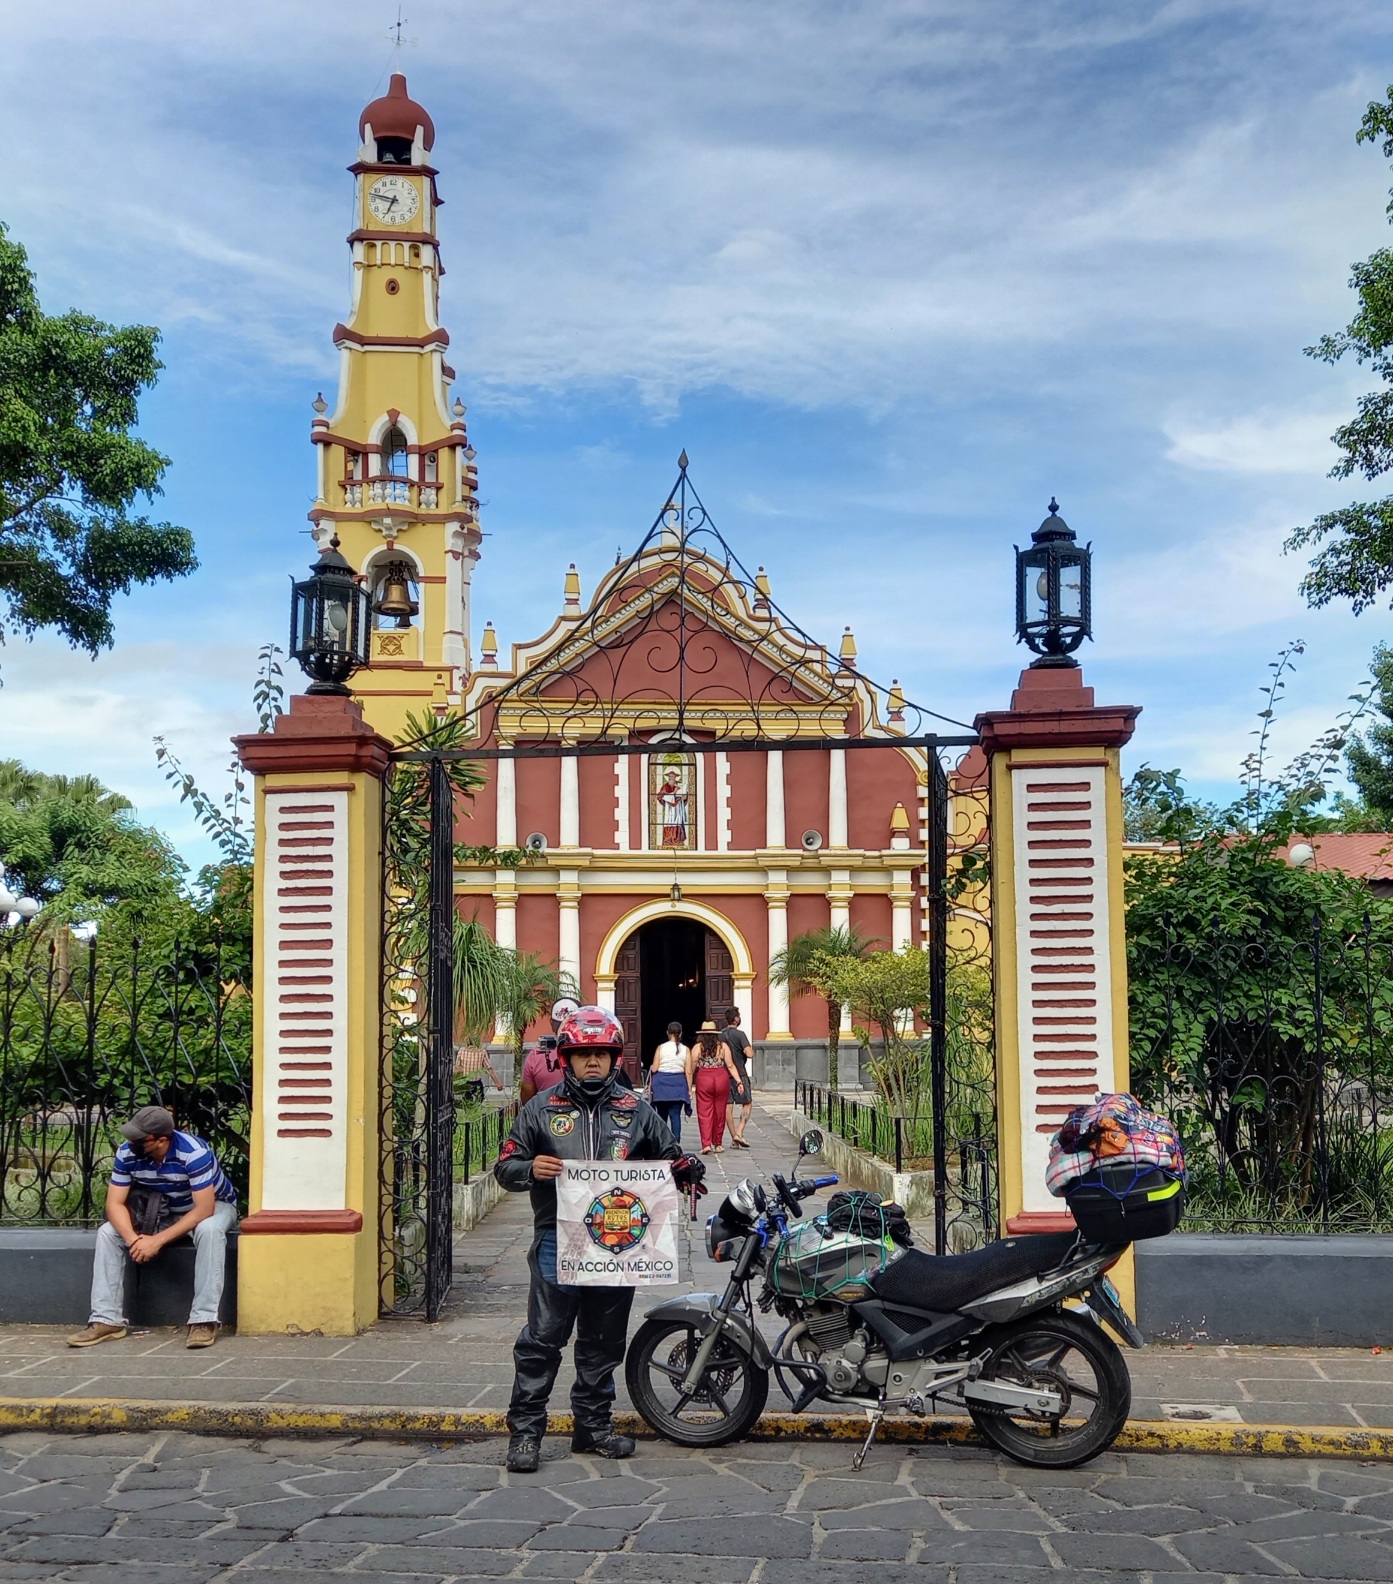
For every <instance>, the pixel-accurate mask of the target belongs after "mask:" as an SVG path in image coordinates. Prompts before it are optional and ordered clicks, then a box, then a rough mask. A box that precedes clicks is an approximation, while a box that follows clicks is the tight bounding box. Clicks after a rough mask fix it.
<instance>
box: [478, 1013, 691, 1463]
mask: <svg viewBox="0 0 1393 1584" xmlns="http://www.w3.org/2000/svg"><path fill="white" fill-rule="evenodd" d="M623 1053H624V1031H623V1029H622V1028H621V1027H620V1025H619V1022H618V1020H617V1019H616V1018H615V1017H614V1015H613V1014H612V1013H610V1012H606V1011H605V1010H604V1009H603V1008H602V1007H595V1006H589V1007H581V1008H579V1009H578V1010H577V1011H576V1012H575V1013H574V1014H573V1015H572V1016H570V1017H568V1018H567V1019H566V1021H565V1022H564V1023H563V1024H562V1025H561V1029H560V1031H559V1033H558V1034H557V1055H558V1056H559V1057H560V1060H561V1065H562V1068H563V1070H564V1077H563V1078H562V1080H561V1082H560V1083H559V1084H557V1085H556V1086H555V1087H554V1088H551V1089H544V1090H543V1091H542V1092H541V1093H540V1094H538V1095H535V1096H534V1097H533V1098H532V1099H531V1100H529V1101H528V1102H527V1104H526V1105H525V1106H523V1108H522V1110H521V1111H519V1112H518V1116H517V1121H516V1122H515V1123H514V1124H513V1131H512V1132H511V1133H510V1134H509V1135H508V1138H507V1140H506V1141H505V1142H504V1145H503V1148H502V1150H501V1151H500V1152H499V1156H498V1160H497V1162H496V1163H495V1165H494V1168H493V1174H494V1176H495V1178H497V1180H498V1182H499V1183H500V1184H501V1185H502V1186H503V1187H504V1188H506V1189H508V1190H509V1191H510V1192H512V1193H522V1192H524V1191H525V1192H528V1193H530V1194H531V1196H532V1220H533V1227H534V1233H535V1235H534V1237H533V1240H532V1248H531V1250H530V1251H529V1253H528V1256H527V1267H528V1271H529V1273H530V1275H531V1283H530V1286H529V1288H528V1294H527V1324H526V1325H525V1326H523V1328H522V1330H521V1331H520V1332H519V1333H518V1339H517V1342H516V1343H515V1344H514V1346H513V1367H514V1376H513V1395H512V1400H511V1402H510V1403H509V1405H508V1430H509V1440H508V1454H507V1466H508V1468H509V1469H510V1470H511V1471H512V1472H513V1473H515V1474H533V1473H535V1472H536V1470H537V1467H538V1464H539V1462H540V1460H541V1448H542V1437H543V1436H544V1435H545V1434H546V1428H547V1401H548V1399H549V1398H550V1396H551V1389H552V1387H553V1386H554V1385H555V1384H556V1374H557V1371H558V1370H559V1369H560V1367H561V1353H562V1349H563V1348H564V1347H565V1346H566V1343H567V1342H568V1341H569V1340H570V1336H571V1331H572V1329H573V1328H574V1330H575V1333H576V1346H575V1363H576V1379H575V1384H574V1385H573V1386H572V1387H571V1408H572V1410H573V1412H574V1415H575V1430H574V1432H573V1434H572V1436H571V1450H572V1452H593V1453H596V1454H598V1455H599V1456H600V1457H605V1458H626V1457H630V1456H632V1455H633V1451H634V1440H633V1437H632V1436H626V1435H620V1434H619V1433H618V1432H617V1431H616V1430H615V1429H614V1427H613V1424H612V1417H611V1416H612V1411H613V1406H614V1372H615V1370H616V1369H617V1368H618V1367H619V1364H620V1362H621V1361H622V1360H623V1357H624V1344H625V1339H626V1334H627V1331H628V1325H629V1309H630V1306H631V1305H632V1303H633V1297H634V1292H633V1288H632V1287H575V1286H562V1285H561V1284H560V1283H558V1281H557V1279H556V1179H557V1178H558V1177H559V1176H560V1175H561V1172H562V1170H563V1166H564V1162H565V1161H568V1160H649V1161H652V1160H666V1161H672V1162H673V1163H674V1164H673V1172H672V1175H673V1180H674V1181H675V1182H676V1183H677V1184H678V1186H679V1187H690V1186H692V1185H696V1187H697V1189H698V1191H700V1192H705V1190H704V1189H703V1188H701V1186H700V1184H701V1179H702V1178H703V1177H704V1176H705V1175H706V1169H705V1167H704V1166H703V1165H702V1164H701V1162H700V1161H698V1160H695V1159H694V1158H693V1157H692V1156H690V1155H685V1156H684V1155H682V1153H681V1150H680V1149H679V1147H678V1144H677V1141H676V1140H675V1139H674V1138H673V1136H672V1130H671V1129H670V1128H669V1127H668V1125H667V1123H666V1122H664V1121H663V1120H662V1118H661V1117H660V1116H659V1115H658V1113H657V1112H656V1111H654V1110H653V1108H652V1107H651V1106H650V1105H649V1104H648V1103H647V1102H646V1101H644V1100H641V1099H640V1098H639V1097H638V1096H637V1095H636V1094H634V1093H633V1092H632V1090H628V1089H622V1088H620V1086H619V1084H618V1083H617V1081H616V1079H617V1072H616V1069H617V1066H618V1063H619V1059H620V1057H621V1056H622V1055H623Z"/></svg>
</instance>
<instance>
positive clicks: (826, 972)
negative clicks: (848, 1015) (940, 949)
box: [807, 946, 929, 1120]
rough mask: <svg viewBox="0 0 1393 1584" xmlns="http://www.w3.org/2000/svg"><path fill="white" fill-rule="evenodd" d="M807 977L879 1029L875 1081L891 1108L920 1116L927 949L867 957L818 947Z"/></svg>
mask: <svg viewBox="0 0 1393 1584" xmlns="http://www.w3.org/2000/svg"><path fill="white" fill-rule="evenodd" d="M807 979H808V982H809V983H810V984H812V986H813V987H814V988H815V989H816V990H817V991H818V993H819V994H821V995H823V996H825V997H826V998H827V1001H828V1004H829V1006H830V1005H832V1004H834V1003H835V1005H836V1006H837V1007H838V1008H840V1007H843V1006H849V1007H851V1009H852V1011H853V1013H854V1014H855V1015H856V1016H858V1017H860V1018H862V1019H863V1020H864V1021H865V1022H866V1023H869V1024H870V1025H872V1026H873V1028H874V1029H875V1030H876V1031H877V1032H878V1033H879V1036H880V1041H881V1054H880V1056H879V1058H878V1059H877V1060H875V1061H873V1062H872V1064H871V1072H872V1074H873V1075H874V1077H875V1081H876V1086H877V1088H879V1090H880V1092H881V1094H883V1095H884V1096H885V1100H886V1103H887V1104H888V1105H889V1107H890V1109H891V1110H892V1111H893V1112H895V1113H896V1114H897V1115H899V1116H903V1117H905V1118H907V1119H912V1120H917V1119H918V1116H919V1113H920V1110H921V1109H922V1106H923V1102H924V1098H925V1097H924V1084H923V1068H924V1065H925V1064H924V1054H925V1051H924V1042H923V1040H922V1039H921V1037H920V1035H919V1033H918V1031H917V1030H916V1029H915V1027H914V1014H915V1013H916V1012H918V1011H919V1010H920V1009H921V1008H923V1007H925V1006H927V1005H928V1000H929V954H928V953H927V952H926V951H924V950H922V949H921V948H919V947H916V946H907V947H905V948H904V949H903V950H902V951H878V952H870V953H869V954H868V955H866V956H863V957H853V956H849V955H845V954H839V955H833V954H832V953H829V952H822V953H814V955H813V958H812V961H811V962H810V963H809V965H808V969H807Z"/></svg>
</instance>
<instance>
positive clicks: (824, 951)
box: [769, 925, 876, 1090]
mask: <svg viewBox="0 0 1393 1584" xmlns="http://www.w3.org/2000/svg"><path fill="white" fill-rule="evenodd" d="M875 945H876V942H875V941H874V940H873V939H871V938H870V937H868V936H865V935H861V934H858V933H857V931H855V930H854V929H851V928H849V927H848V926H846V925H838V926H837V927H836V928H829V929H815V930H804V931H803V933H802V934H801V935H795V936H794V937H793V939H792V940H791V941H789V943H788V945H787V946H785V947H784V948H783V950H782V951H778V952H775V953H774V955H773V957H772V958H771V959H770V961H769V982H770V983H771V984H776V985H787V986H788V988H789V989H790V990H792V991H793V993H794V995H796V996H801V995H821V996H822V997H823V999H824V1000H825V1001H826V1002H827V1083H828V1087H829V1088H831V1089H834V1090H835V1089H836V1087H837V1080H838V1057H839V1054H840V1051H841V1038H842V1034H841V1030H842V1007H843V1006H844V1005H845V999H846V998H843V999H842V1000H840V1001H838V1000H836V999H835V998H834V997H833V996H832V995H829V994H828V993H827V992H826V991H825V990H824V989H823V988H822V985H821V983H819V982H816V975H815V970H817V971H818V972H821V970H822V965H823V959H826V958H842V957H846V958H851V959H853V960H859V959H861V958H864V957H865V956H866V955H867V954H868V953H869V952H870V951H871V950H872V949H873V948H874V947H875ZM823 977H826V976H825V975H823Z"/></svg>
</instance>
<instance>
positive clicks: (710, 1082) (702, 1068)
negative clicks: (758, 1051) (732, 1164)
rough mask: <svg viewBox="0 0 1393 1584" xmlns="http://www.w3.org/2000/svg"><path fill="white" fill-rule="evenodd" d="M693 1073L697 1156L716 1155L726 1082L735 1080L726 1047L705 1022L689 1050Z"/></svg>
mask: <svg viewBox="0 0 1393 1584" xmlns="http://www.w3.org/2000/svg"><path fill="white" fill-rule="evenodd" d="M692 1054H693V1057H694V1058H695V1061H694V1066H695V1071H696V1108H697V1126H698V1127H699V1128H700V1129H701V1153H702V1154H703V1155H709V1154H711V1153H713V1152H714V1153H715V1154H718V1155H719V1154H720V1152H721V1148H722V1145H721V1140H722V1139H723V1138H724V1137H725V1131H726V1106H727V1105H728V1104H729V1101H730V1082H731V1079H732V1078H736V1079H738V1078H739V1076H740V1074H739V1073H738V1072H737V1071H736V1070H735V1062H734V1060H733V1058H732V1057H731V1054H730V1046H729V1045H727V1044H725V1043H724V1042H723V1041H722V1039H721V1037H720V1035H719V1034H718V1033H717V1031H716V1025H715V1024H714V1023H712V1022H711V1021H710V1020H709V1019H708V1020H707V1021H706V1022H705V1023H703V1024H702V1025H701V1028H700V1029H699V1030H698V1031H697V1037H696V1048H695V1050H694V1051H693V1053H692Z"/></svg>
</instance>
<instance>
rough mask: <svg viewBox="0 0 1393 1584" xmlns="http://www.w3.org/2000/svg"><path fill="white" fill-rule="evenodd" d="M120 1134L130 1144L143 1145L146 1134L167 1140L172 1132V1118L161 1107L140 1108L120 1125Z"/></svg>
mask: <svg viewBox="0 0 1393 1584" xmlns="http://www.w3.org/2000/svg"><path fill="white" fill-rule="evenodd" d="M121 1132H122V1133H123V1134H124V1136H125V1137H126V1138H128V1139H129V1140H130V1141H131V1143H132V1144H143V1143H144V1142H145V1136H146V1134H153V1135H154V1137H155V1138H168V1137H169V1136H170V1135H171V1134H172V1133H173V1132H174V1118H173V1117H172V1116H170V1114H169V1112H168V1111H166V1110H165V1108H164V1107H163V1106H157V1105H148V1106H141V1108H140V1110H139V1111H137V1112H136V1114H135V1115H134V1116H133V1117H132V1118H131V1119H130V1121H129V1122H123V1123H122V1124H121Z"/></svg>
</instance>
